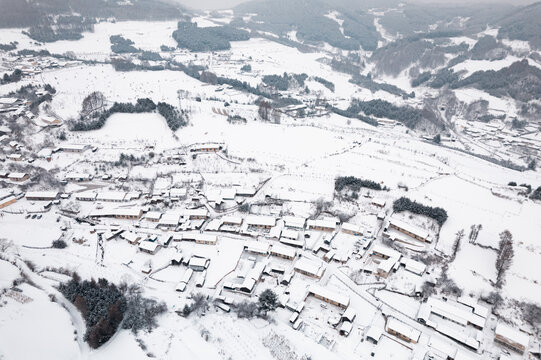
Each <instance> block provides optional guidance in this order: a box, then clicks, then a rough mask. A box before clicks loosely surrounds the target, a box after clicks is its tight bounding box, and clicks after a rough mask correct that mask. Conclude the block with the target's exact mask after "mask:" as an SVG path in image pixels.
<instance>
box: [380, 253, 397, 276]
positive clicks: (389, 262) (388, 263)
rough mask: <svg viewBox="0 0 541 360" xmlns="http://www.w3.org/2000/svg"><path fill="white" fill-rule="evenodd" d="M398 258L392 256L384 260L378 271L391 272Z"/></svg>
mask: <svg viewBox="0 0 541 360" xmlns="http://www.w3.org/2000/svg"><path fill="white" fill-rule="evenodd" d="M397 260H398V258H395V257H390V258H388V259H386V260H383V261H382V262H380V263H379V265H378V271H382V272H385V273H388V272H390V271H391V269H392V268H393V266H394V265H395V264H396V261H397Z"/></svg>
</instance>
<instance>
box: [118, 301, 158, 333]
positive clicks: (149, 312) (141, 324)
mask: <svg viewBox="0 0 541 360" xmlns="http://www.w3.org/2000/svg"><path fill="white" fill-rule="evenodd" d="M127 298H128V303H127V308H126V313H125V315H124V321H123V322H122V328H123V329H131V331H132V332H134V333H137V332H138V331H139V330H148V331H150V330H151V329H152V328H154V327H156V326H157V324H156V316H158V315H160V314H162V313H164V312H166V311H167V306H166V305H165V303H164V302H157V301H156V300H153V299H146V298H144V297H142V296H141V294H139V293H133V294H129V295H128V296H127Z"/></svg>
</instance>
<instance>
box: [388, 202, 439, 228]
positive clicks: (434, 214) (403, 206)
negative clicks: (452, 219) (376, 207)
mask: <svg viewBox="0 0 541 360" xmlns="http://www.w3.org/2000/svg"><path fill="white" fill-rule="evenodd" d="M393 211H394V212H397V213H398V212H403V211H409V212H412V213H414V214H418V215H424V216H427V217H429V218H432V219H434V220H436V222H437V223H438V225H439V226H442V225H443V224H444V223H445V221H447V211H445V210H444V209H442V208H440V207H431V206H426V205H423V204H420V203H418V202H416V201H411V200H410V199H408V198H407V197H404V196H403V197H401V198H400V199H397V200H395V201H394V203H393Z"/></svg>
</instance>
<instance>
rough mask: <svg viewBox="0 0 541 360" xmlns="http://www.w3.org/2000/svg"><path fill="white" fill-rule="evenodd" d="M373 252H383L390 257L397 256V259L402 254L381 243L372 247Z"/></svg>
mask: <svg viewBox="0 0 541 360" xmlns="http://www.w3.org/2000/svg"><path fill="white" fill-rule="evenodd" d="M372 252H373V253H378V254H382V255H385V256H388V257H392V258H396V259H399V258H400V256H402V254H400V253H399V252H398V251H396V250H394V249H391V248H388V247H386V246H383V245H380V244H376V245H374V247H373V248H372Z"/></svg>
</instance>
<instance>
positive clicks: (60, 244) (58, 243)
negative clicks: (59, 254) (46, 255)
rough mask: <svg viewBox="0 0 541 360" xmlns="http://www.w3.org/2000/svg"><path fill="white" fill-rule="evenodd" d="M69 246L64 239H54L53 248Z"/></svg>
mask: <svg viewBox="0 0 541 360" xmlns="http://www.w3.org/2000/svg"><path fill="white" fill-rule="evenodd" d="M67 246H68V244H66V242H65V241H64V240H62V239H59V240H55V241H53V248H55V249H64V248H66V247H67Z"/></svg>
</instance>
